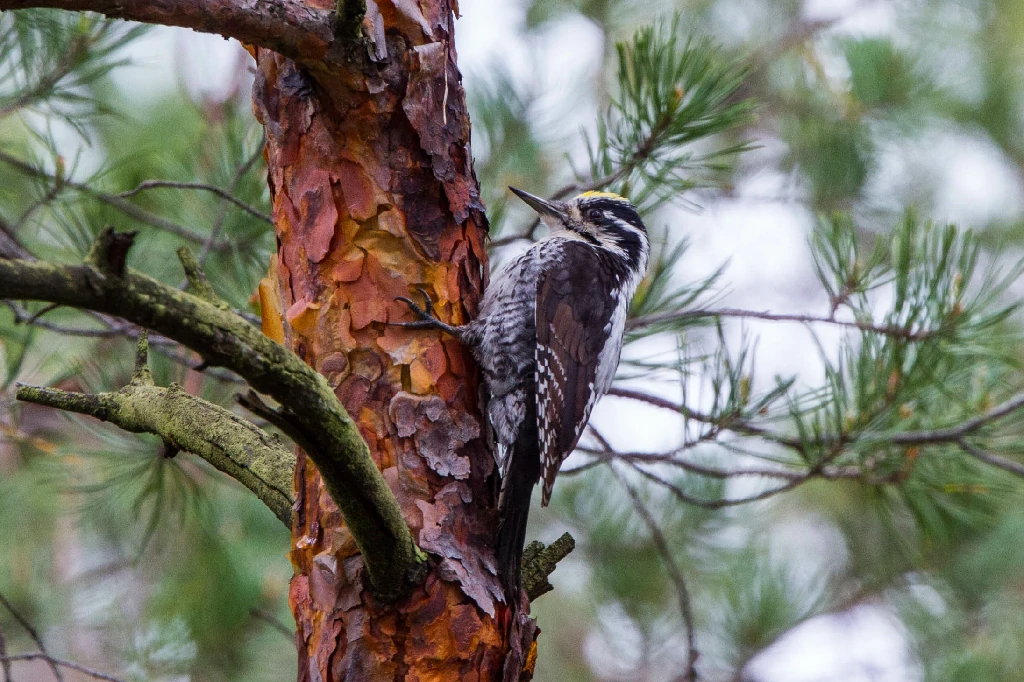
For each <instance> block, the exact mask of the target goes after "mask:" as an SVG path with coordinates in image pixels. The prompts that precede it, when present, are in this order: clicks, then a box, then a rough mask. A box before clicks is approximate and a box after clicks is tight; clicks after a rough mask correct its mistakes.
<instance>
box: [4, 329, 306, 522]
mask: <svg viewBox="0 0 1024 682" xmlns="http://www.w3.org/2000/svg"><path fill="white" fill-rule="evenodd" d="M139 348H140V351H139V359H138V361H137V363H136V370H135V375H134V376H133V377H132V381H131V383H129V384H128V385H127V386H125V387H124V388H122V389H120V390H119V391H116V392H113V393H100V394H97V395H90V394H87V393H73V392H70V391H62V390H60V389H55V388H38V387H34V386H24V385H20V384H19V385H18V391H17V398H18V400H22V401H25V402H30V403H35V404H37V405H46V406H48V407H53V408H56V409H59V410H65V411H68V412H77V413H79V414H86V415H89V416H91V417H96V418H97V419H99V420H101V421H106V422H110V423H112V424H115V425H117V426H118V427H120V428H122V429H124V430H125V431H130V432H132V433H152V434H154V435H157V436H160V437H161V438H162V439H163V441H164V443H167V444H169V445H170V446H173V447H174V448H175V449H177V450H181V451H185V452H191V453H192V454H194V455H196V456H198V457H202V458H203V459H205V460H206V461H207V462H209V463H210V464H211V465H213V466H214V467H215V468H216V469H217V470H219V471H221V472H223V473H225V474H227V475H228V476H230V477H231V478H233V479H235V480H236V481H238V482H239V483H241V484H242V485H244V486H245V487H246V488H248V489H249V490H250V491H252V492H253V493H254V494H255V495H256V497H258V498H259V499H260V501H261V502H263V503H264V504H265V505H267V507H269V508H270V510H271V511H272V512H274V515H275V516H277V518H278V519H279V520H280V521H281V523H283V524H284V525H285V526H286V527H287V528H291V523H292V495H291V489H292V477H293V475H294V471H295V455H294V454H293V453H292V452H291V450H289V449H288V448H286V447H285V446H284V445H283V444H282V443H280V442H279V441H278V440H277V439H276V438H274V437H273V436H271V435H270V434H268V433H266V432H265V431H263V430H262V429H260V428H258V427H256V426H255V425H253V424H251V423H249V422H247V421H246V420H244V419H241V418H240V417H238V416H236V415H234V414H232V413H231V412H229V411H227V410H225V409H224V408H223V407H220V406H219V405H214V404H213V403H210V402H207V401H205V400H203V399H201V398H197V397H195V396H192V395H189V394H188V393H186V392H185V391H184V389H182V388H181V387H180V386H178V385H177V384H171V385H170V387H168V388H161V387H158V386H155V385H154V384H153V379H152V377H151V376H150V374H149V366H148V364H147V363H148V360H147V358H146V352H147V348H148V344H147V341H146V336H145V335H144V334H143V335H142V336H140V338H139Z"/></svg>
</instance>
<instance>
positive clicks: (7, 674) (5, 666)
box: [0, 625, 14, 682]
mask: <svg viewBox="0 0 1024 682" xmlns="http://www.w3.org/2000/svg"><path fill="white" fill-rule="evenodd" d="M0 672H2V673H3V674H4V681H3V682H14V678H13V677H12V676H11V662H10V661H8V660H7V637H6V636H5V635H4V628H3V626H2V625H0Z"/></svg>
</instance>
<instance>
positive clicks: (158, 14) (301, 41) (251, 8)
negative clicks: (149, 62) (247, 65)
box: [0, 0, 335, 60]
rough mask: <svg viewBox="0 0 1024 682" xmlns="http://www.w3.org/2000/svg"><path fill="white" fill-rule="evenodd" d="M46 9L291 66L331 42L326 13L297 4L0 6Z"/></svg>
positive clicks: (173, 1) (0, 5)
mask: <svg viewBox="0 0 1024 682" xmlns="http://www.w3.org/2000/svg"><path fill="white" fill-rule="evenodd" d="M28 7H49V8H53V9H63V10H72V11H78V12H97V13H99V14H103V15H106V16H108V17H111V18H114V19H127V20H129V21H139V22H142V23H146V24H163V25H164V26H180V27H182V28H191V29H193V30H195V31H200V32H202V33H214V34H218V35H222V36H225V37H227V38H234V39H236V40H238V41H239V42H241V43H248V44H251V45H259V46H260V47H265V48H267V49H269V50H273V51H275V52H279V53H281V54H283V55H284V56H286V57H290V58H292V59H297V60H320V59H323V58H324V57H325V56H326V55H327V53H328V51H329V48H330V47H331V45H332V43H333V42H334V37H335V34H334V21H333V17H332V12H330V11H328V10H322V9H317V8H315V7H311V6H309V5H307V4H305V3H302V2H299V1H298V0H260V1H256V0H164V1H163V2H148V1H147V0H0V10H16V9H25V8H28Z"/></svg>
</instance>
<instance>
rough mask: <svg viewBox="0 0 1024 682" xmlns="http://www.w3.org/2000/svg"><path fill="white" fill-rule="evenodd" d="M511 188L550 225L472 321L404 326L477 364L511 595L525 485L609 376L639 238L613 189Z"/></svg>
mask: <svg viewBox="0 0 1024 682" xmlns="http://www.w3.org/2000/svg"><path fill="white" fill-rule="evenodd" d="M512 191H514V192H515V193H516V194H517V195H519V196H520V197H521V198H522V199H523V200H524V201H525V202H526V203H527V204H529V205H530V206H531V207H532V208H534V209H535V210H536V211H538V213H540V215H541V218H542V220H543V221H544V222H545V224H546V225H547V226H548V227H549V228H550V234H549V236H547V237H545V238H544V239H541V240H540V241H538V242H537V243H536V244H534V245H533V246H532V247H531V248H530V249H529V250H527V251H526V252H525V253H523V254H522V255H520V256H519V257H517V258H515V259H514V260H512V261H511V262H510V263H508V265H506V266H505V267H504V268H503V269H502V271H501V272H500V273H499V274H498V275H497V276H496V277H494V278H493V279H492V280H491V284H490V286H489V287H488V289H487V291H486V292H484V297H483V300H482V302H481V304H480V313H479V315H478V316H477V318H476V319H474V320H473V321H472V322H470V323H468V324H466V325H464V326H462V327H448V326H446V325H442V324H440V323H436V322H434V321H429V320H427V321H424V322H422V323H411V324H407V325H406V326H431V325H432V326H438V327H441V328H443V329H446V330H447V331H449V332H451V333H453V334H455V335H456V336H458V337H459V338H460V339H461V340H462V341H463V342H464V343H466V344H467V345H469V346H470V347H471V349H472V351H473V354H474V356H475V357H476V359H477V361H478V362H479V364H480V367H481V368H482V369H483V373H484V381H485V384H486V389H487V399H486V403H487V404H486V411H487V416H488V419H489V422H490V426H491V429H492V434H493V437H494V444H495V454H496V457H497V460H498V465H499V467H500V470H501V475H502V481H501V496H500V502H499V506H500V514H501V520H500V527H499V537H498V542H497V555H498V563H499V568H500V569H501V571H502V576H503V578H504V580H505V583H506V587H507V589H508V590H509V596H510V598H511V599H512V600H514V601H516V602H518V600H519V592H520V589H521V587H520V582H521V578H520V561H521V558H522V551H523V544H524V541H525V534H526V521H527V514H528V512H529V507H530V497H531V494H532V491H533V487H534V485H536V483H537V482H538V480H540V481H543V496H542V503H543V504H544V505H547V503H548V501H549V500H550V498H551V489H552V486H553V485H554V482H555V477H556V476H557V474H558V470H559V467H560V466H561V465H562V462H563V461H564V460H565V458H566V457H568V456H569V454H570V453H571V452H572V450H573V449H574V448H575V447H576V444H577V442H578V441H579V439H580V436H581V435H582V433H583V429H584V427H585V426H586V424H587V420H588V419H589V418H590V412H591V410H592V409H593V407H594V404H595V403H596V402H597V400H598V398H600V397H601V395H603V394H604V393H605V392H606V391H607V390H608V389H609V387H610V386H611V383H612V379H613V378H614V376H615V370H616V368H617V367H618V364H619V353H620V351H621V349H622V335H623V331H624V329H625V321H626V312H627V309H628V306H629V302H630V299H632V297H633V294H634V293H635V292H636V289H637V286H638V285H639V284H640V280H641V279H642V278H643V276H644V273H645V272H646V270H647V260H648V255H649V251H650V244H649V241H648V238H647V231H646V229H645V227H644V224H643V222H642V221H641V220H640V216H639V215H638V214H637V211H636V209H635V208H634V207H633V205H632V204H631V203H629V201H628V200H626V199H624V198H622V197H620V196H618V195H616V194H610V193H604V192H586V193H584V194H581V195H579V196H577V197H575V198H574V199H571V200H569V201H567V202H556V201H546V200H544V199H540V198H538V197H535V196H532V195H530V194H527V193H525V192H522V191H519V190H516V189H514V188H513V190H512ZM412 307H413V308H414V309H415V310H416V311H417V312H419V313H420V314H421V316H424V317H425V316H426V315H427V313H425V312H423V311H420V310H419V309H418V308H416V307H415V306H412Z"/></svg>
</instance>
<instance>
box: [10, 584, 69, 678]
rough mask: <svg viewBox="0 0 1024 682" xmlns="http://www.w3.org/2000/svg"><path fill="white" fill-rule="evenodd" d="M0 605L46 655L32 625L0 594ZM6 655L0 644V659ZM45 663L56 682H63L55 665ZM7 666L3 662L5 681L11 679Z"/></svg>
mask: <svg viewBox="0 0 1024 682" xmlns="http://www.w3.org/2000/svg"><path fill="white" fill-rule="evenodd" d="M0 604H2V605H3V607H4V608H5V609H7V612H8V613H10V614H11V616H12V617H13V618H14V620H16V621H18V625H20V626H21V627H22V629H24V630H25V632H27V633H28V636H29V637H31V638H32V641H33V642H35V645H36V647H37V648H38V649H39V651H41V652H42V653H44V654H47V653H48V652H47V651H46V647H45V646H44V645H43V638H42V637H40V636H39V632H38V631H36V629H35V628H34V627H32V623H30V622H28V619H27V618H25V617H24V616H23V615H21V614H20V613H19V612H18V610H17V609H15V608H14V605H13V604H11V602H10V601H9V600H8V599H7V597H5V596H4V595H3V593H0ZM2 638H3V633H2V632H0V639H2ZM6 655H7V652H6V651H4V650H3V645H2V643H0V657H2V656H6ZM47 663H49V664H50V671H51V672H53V676H54V677H55V678H57V682H64V675H63V674H61V672H60V668H59V667H58V666H57V664H56V663H54V662H53V661H47ZM9 666H10V664H9V663H7V662H6V661H5V668H7V677H6V679H8V680H10V679H11V673H10V669H9Z"/></svg>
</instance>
